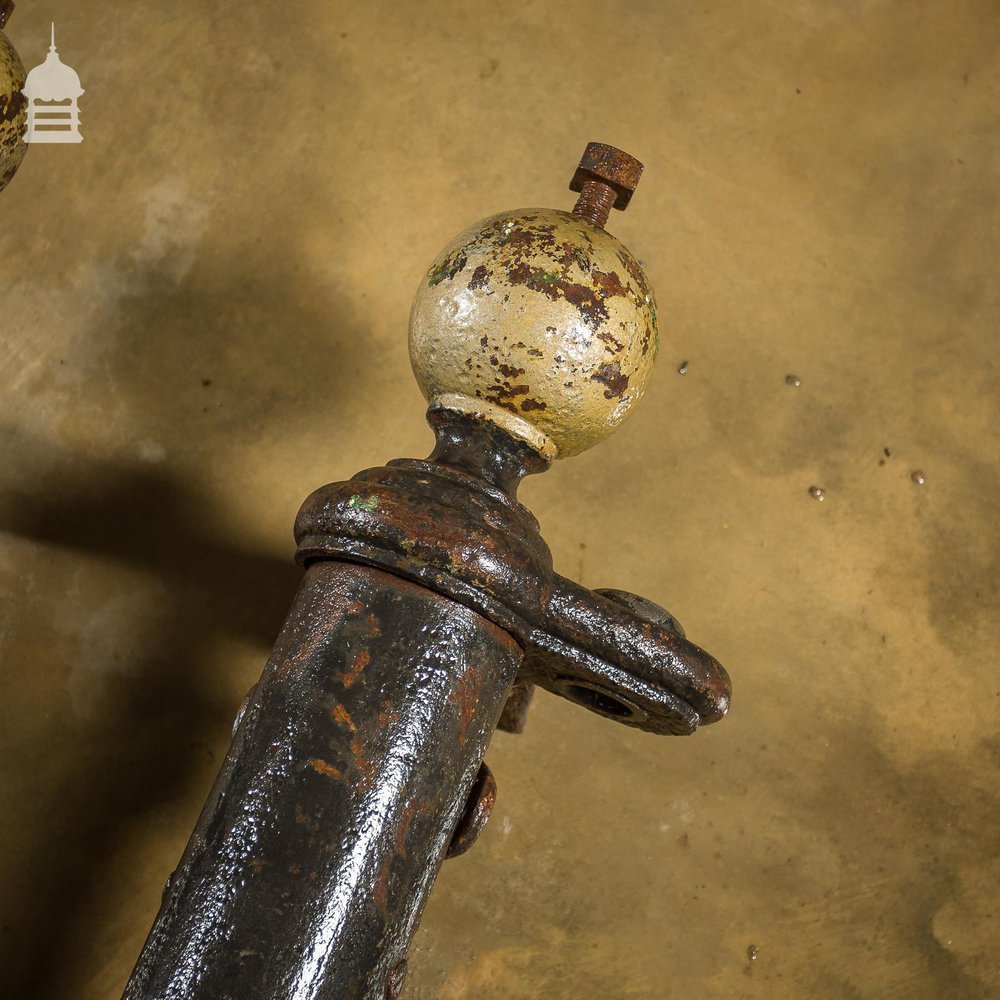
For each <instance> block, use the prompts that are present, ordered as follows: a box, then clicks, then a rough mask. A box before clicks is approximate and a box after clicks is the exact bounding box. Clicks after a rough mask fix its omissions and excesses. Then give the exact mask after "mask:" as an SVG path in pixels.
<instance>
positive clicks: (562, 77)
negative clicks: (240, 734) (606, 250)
mask: <svg viewBox="0 0 1000 1000" xmlns="http://www.w3.org/2000/svg"><path fill="white" fill-rule="evenodd" d="M50 20H55V22H56V28H57V40H58V42H59V48H60V53H61V55H62V57H63V59H64V61H65V62H67V63H68V64H70V65H72V66H73V67H74V68H75V69H76V70H77V71H78V72H79V74H80V76H81V78H82V81H83V86H84V87H85V88H86V93H85V95H84V96H83V97H82V98H81V101H80V107H81V119H82V130H83V134H84V136H85V141H84V142H83V144H82V145H80V146H38V147H34V148H32V149H31V150H30V151H29V154H28V156H27V158H26V159H25V161H24V163H23V165H22V167H21V170H20V172H19V174H18V175H17V176H16V177H15V178H14V180H13V182H12V183H11V185H10V187H9V188H8V189H7V190H6V191H5V192H4V193H3V194H2V195H0V260H2V261H3V278H2V285H0V323H2V332H3V337H2V341H0V384H2V393H0V442H2V453H0V454H2V467H0V528H2V534H0V588H2V606H0V657H2V669H3V678H4V697H3V699H2V703H0V716H2V732H0V739H2V747H0V766H2V768H3V777H2V781H0V789H2V793H0V794H2V802H0V805H2V812H0V815H2V817H3V822H2V825H0V909H2V911H3V918H2V938H0V940H2V954H0V968H2V969H3V970H4V971H3V977H4V984H5V985H4V988H3V992H4V995H5V996H9V997H12V998H14V997H16V998H18V1000H21V998H29V997H30V998H35V997H37V998H70V997H71V998H73V1000H113V998H116V997H118V996H119V994H120V991H121V988H122V986H123V983H124V981H125V979H126V977H127V975H128V973H129V970H130V968H131V965H132V963H133V961H134V960H135V957H136V955H137V954H138V951H139V948H140V946H141V944H142V941H143V938H144V935H145V933H146V931H147V929H148V927H149V924H150V922H151V920H152V917H153V915H154V913H155V911H156V908H157V905H158V900H159V894H160V889H161V887H162V885H163V882H164V879H165V877H166V875H167V874H168V873H169V872H170V871H171V869H172V868H173V866H174V864H175V862H176V861H177V859H178V857H179V855H180V852H181V849H182V847H183V845H184V844H185V842H186V840H187V836H188V833H189V832H190V829H191V827H192V825H193V824H194V821H195V818H196V816H197V814H198V811H199V809H200V806H201V803H202V801H203V800H204V797H205V795H206V793H207V790H208V788H209V786H210V784H211V782H212V780H213V778H214V775H215V773H216V771H217V769H218V767H219V763H220V760H221V758H222V756H223V754H224V753H225V751H226V747H227V745H228V734H229V727H230V723H231V720H232V717H233V715H234V714H235V711H236V709H237V706H238V705H239V703H240V701H241V700H242V697H243V694H244V692H245V691H246V689H247V688H248V687H249V685H250V684H251V683H252V682H253V681H254V680H255V679H256V677H257V675H258V674H259V672H260V670H261V667H262V665H263V663H264V660H265V658H266V655H267V651H268V649H269V647H270V645H271V642H272V640H273V638H274V636H275V634H276V632H277V629H278V627H279V625H280V622H281V620H282V617H283V615H284V612H285V610H286V608H287V606H288V604H289V601H290V599H291V595H292V593H293V591H294V589H295V586H296V583H297V580H298V571H297V570H296V569H295V567H294V566H293V565H292V563H291V554H292V542H291V524H292V520H293V517H294V515H295V512H296V510H297V508H298V505H299V503H300V502H301V500H302V499H303V498H304V497H305V496H306V495H307V494H308V493H309V492H310V491H311V490H312V489H313V488H314V487H316V486H318V485H320V484H322V483H324V482H327V481H331V480H336V479H343V478H346V477H348V476H349V475H351V474H352V473H354V472H355V471H357V470H358V469H361V468H365V467H369V466H372V465H376V464H381V463H382V462H384V461H385V460H387V459H389V458H392V457H395V456H404V455H410V456H422V455H425V454H426V453H427V452H428V451H429V449H430V445H431V440H432V439H431V434H430V432H429V430H428V429H427V428H426V426H425V425H424V421H423V401H422V399H421V397H420V395H419V392H418V390H417V388H416V386H415V384H414V382H413V379H412V377H411V375H410V371H409V363H408V359H407V350H406V320H407V312H408V309H409V305H410V301H411V298H412V295H413V292H414V290H415V288H416V285H417V282H418V281H419V279H420V277H421V276H422V274H423V273H424V269H425V268H426V267H427V265H428V264H429V263H430V261H431V260H432V258H433V256H434V254H435V253H436V252H437V250H438V249H439V248H440V247H441V246H443V245H444V244H445V243H446V242H447V241H448V240H449V239H450V238H451V237H452V236H453V235H454V234H455V233H457V232H458V231H459V230H461V229H462V228H464V227H465V226H466V225H468V224H469V223H471V222H472V221H474V220H475V219H477V218H480V217H482V216H485V215H488V214H490V213H492V212H494V211H498V210H501V209H508V208H516V207H519V206H528V205H545V206H553V207H564V208H566V207H569V206H571V205H572V195H570V193H569V192H568V191H567V190H566V189H565V188H566V184H567V182H568V179H569V177H570V175H571V173H572V169H573V167H574V166H575V163H576V160H577V157H578V156H579V154H580V152H581V151H582V149H583V146H584V144H585V142H586V141H587V140H588V139H597V140H601V141H606V142H610V143H613V144H615V145H619V146H621V147H622V148H624V149H627V150H629V151H630V152H632V153H634V154H635V155H637V156H638V157H639V158H640V159H642V160H643V161H644V162H645V163H646V165H647V169H646V174H645V177H644V179H643V181H642V184H641V186H640V188H639V191H638V193H637V194H636V197H635V198H634V200H633V203H632V207H631V208H630V210H629V212H628V213H626V214H625V215H624V216H621V215H616V217H615V218H614V219H612V221H611V223H610V224H609V229H611V230H612V231H613V232H614V233H615V234H616V235H618V236H619V237H621V238H622V239H623V240H624V241H625V243H626V244H628V245H629V246H630V247H631V248H632V249H633V250H634V251H635V252H636V253H637V255H638V256H639V257H640V258H641V259H642V260H643V261H644V262H645V264H646V267H647V270H648V272H649V275H650V277H651V278H652V281H653V284H654V286H655V287H656V289H657V293H658V300H659V310H660V316H661V323H662V328H661V334H662V338H663V340H662V349H661V353H660V366H659V371H658V373H657V375H656V377H655V378H654V381H653V385H652V388H651V389H650V391H649V393H648V394H647V396H646V398H645V400H644V401H643V402H642V404H641V405H640V406H639V407H638V408H637V410H636V412H635V414H634V415H633V416H632V417H631V418H630V419H629V420H628V421H627V422H626V424H625V425H624V426H623V428H622V429H621V430H620V431H619V433H618V434H617V435H616V436H615V437H614V438H613V439H612V440H611V441H609V442H607V443H605V444H604V445H602V446H600V447H598V448H596V449H594V450H593V451H590V452H588V453H586V454H584V455H582V456H580V457H578V458H574V459H570V460H568V461H566V462H562V463H559V464H557V466H556V467H555V468H554V469H553V470H552V471H550V472H549V473H547V474H546V475H545V476H541V477H537V478H535V479H533V480H529V481H528V482H527V483H526V484H525V486H524V488H523V489H522V491H521V498H522V499H523V500H524V502H525V503H526V504H527V505H528V506H529V507H531V508H532V510H533V511H534V512H535V513H536V514H537V515H538V517H539V520H540V521H541V524H542V529H543V531H544V533H545V536H546V538H547V540H548V542H549V544H550V545H551V547H552V550H553V553H554V556H555V560H556V567H557V569H559V570H560V571H561V572H562V573H564V574H566V575H568V576H572V577H575V578H576V579H578V580H580V581H582V582H583V583H584V584H586V585H588V586H611V587H620V588H625V589H629V590H633V591H636V592H638V593H641V594H644V595H646V596H648V597H650V598H652V599H654V600H656V601H659V602H660V603H662V604H664V605H666V606H667V607H669V608H670V609H671V611H673V612H674V613H675V614H676V615H677V616H678V618H679V619H680V620H681V621H682V622H683V623H684V625H685V627H686V628H687V631H688V635H689V636H690V637H691V638H692V639H694V640H695V641H696V642H698V643H700V644H702V645H704V646H705V647H706V648H708V649H709V650H711V651H712V652H713V653H714V654H715V655H716V656H717V657H718V658H719V659H720V660H721V661H722V662H723V663H724V664H726V665H727V667H728V668H729V670H730V672H731V674H732V677H733V681H734V690H735V695H734V699H733V708H732V711H731V713H730V716H729V718H728V719H727V720H725V721H724V722H722V723H721V724H719V725H718V726H716V727H713V728H711V729H707V730H705V731H704V732H702V733H700V734H698V735H697V736H696V737H694V738H693V739H691V740H677V739H674V740H671V739H665V738H657V737H652V736H648V735H645V734H642V733H639V732H636V731H632V730H629V729H626V728H625V727H622V726H616V725H613V724H611V723H609V722H607V721H605V720H603V719H601V718H599V717H597V716H595V715H592V714H590V713H587V712H584V711H581V710H580V709H578V708H575V707H574V706H572V705H571V704H569V703H568V702H563V701H561V700H559V699H556V698H553V697H551V696H548V695H545V694H541V695H539V696H538V698H537V699H536V702H535V705H534V706H533V714H532V717H531V719H530V722H529V727H528V731H527V732H526V733H525V734H524V735H523V736H521V737H514V736H509V735H506V734H499V735H498V736H497V737H496V739H495V740H494V743H493V746H492V748H491V750H490V754H489V757H488V759H489V761H490V764H491V766H492V768H493V771H494V772H495V774H496V775H497V779H498V782H499V789H500V794H499V799H498V803H497V808H496V811H495V812H494V815H493V819H492V820H491V823H490V825H489V827H488V828H487V830H486V832H485V834H484V836H483V838H482V840H481V841H480V843H479V844H478V845H477V847H476V848H475V850H473V851H472V852H471V853H470V854H469V855H467V856H466V857H465V858H463V859H461V860H458V861H455V862H453V863H449V864H448V865H447V866H446V868H445V870H444V872H443V874H442V876H441V878H440V880H439V882H438V885H437V887H436V889H435V892H434V895H433V897H432V901H431V903H430V906H429V907H428V909H427V912H426V915H425V918H424V920H423V923H422V925H421V928H420V931H419V933H418V935H417V938H416V941H415V946H414V948H413V950H412V952H411V960H410V970H411V971H410V976H409V981H408V984H407V987H406V990H405V991H404V994H403V995H404V997H405V998H406V1000H431V998H442V1000H473V998H475V1000H490V998H498V1000H499V998H518V1000H535V998H538V1000H542V998H545V1000H548V998H563V997H573V998H575V1000H610V998H627V1000H654V998H656V1000H660V998H667V997H669V998H683V1000H687V998H696V1000H700V998H709V997H719V998H723V997H724V998H733V1000H736V998H768V1000H774V998H779V1000H780V998H796V1000H799V998H804V997H805V998H836V1000H842V998H862V997H864V998H868V997H879V998H883V997H884V998H894V997H895V998H907V1000H923V998H926V1000H938V998H941V997H949V998H980V997H997V996H1000V965H998V950H997V942H998V940H1000V930H998V926H997V924H998V915H1000V909H998V902H1000V859H998V854H1000V851H998V832H997V831H998V820H1000V809H998V799H1000V792H998V789H1000V775H998V770H1000V741H998V736H997V734H998V710H1000V679H998V669H997V665H996V661H995V650H996V648H997V643H998V639H1000V636H998V634H997V632H998V629H997V617H996V610H995V609H996V604H997V578H998V566H997V511H998V502H997V497H998V493H1000V482H998V472H997V457H998V439H997V438H998V435H997V398H998V393H997V388H998V387H997V347H996V330H997V318H998V305H1000V303H998V287H1000V285H998V282H997V280H996V274H997V259H998V253H1000V230H998V223H997V209H998V202H1000V197H998V192H1000V188H998V184H997V177H998V174H1000V138H998V136H1000V120H998V119H1000V101H998V96H1000V61H998V52H1000V10H998V8H997V6H996V4H995V3H993V2H992V0H948V2H944V0H931V2H926V3H919V4H914V3H912V2H906V0H897V2H890V0H871V2H866V0H850V2H845V3H839V4H831V3H828V2H821V0H787V2H777V0H773V2H766V0H755V2H751V3H738V2H735V0H720V2H716V3H711V4H700V5H690V4H665V3H662V2H646V3H631V4H627V5H626V4H623V5H620V6H618V7H615V6H614V5H607V4H602V3H597V2H594V0H577V2H575V3H572V4H570V3H538V2H535V3H524V2H520V0H512V2H508V3H504V4H490V3H438V2H426V0H425V2H422V3H419V4H416V3H414V4H405V5H404V4H401V3H396V4H394V3H387V2H377V0H371V2H367V3H362V4H348V3H329V2H327V3H312V4H291V5H287V4H286V5H275V4H273V3H263V2H260V0H243V2H241V3H238V4H237V3H233V2H231V0H230V2H224V3H223V2H220V3H212V4H206V3H201V2H199V3H195V2H191V0H179V2H177V3H172V4H158V3H151V2H148V0H123V2H121V3H118V4H116V5H114V6H113V7H107V6H105V7H103V8H101V9H99V10H98V9H94V8H93V7H92V5H91V6H88V5H80V4H74V3H70V2H69V0H50V2H48V3H45V4H42V3H28V2H23V3H20V4H19V5H18V9H17V10H16V11H15V12H14V15H13V17H12V18H11V21H10V23H9V25H8V28H7V32H8V35H9V37H10V38H11V40H12V41H13V43H14V44H15V46H16V47H17V49H18V50H19V52H20V54H21V57H22V59H23V61H24V62H25V64H26V66H27V67H29V68H30V67H31V66H32V65H34V64H35V63H37V62H40V61H41V60H42V58H43V57H44V54H45V51H46V48H47V45H48V24H49V21H50ZM682 361H687V362H688V366H689V367H688V372H687V374H685V375H683V376H681V375H678V374H677V371H676V369H677V367H678V366H679V364H680V363H681V362H682ZM788 374H794V375H796V376H798V377H799V379H800V380H801V386H800V387H799V388H794V387H792V386H788V385H786V384H785V376H786V375H788ZM916 470H920V471H921V472H922V473H923V474H924V477H925V480H926V481H925V483H924V484H923V485H917V484H915V483H914V482H913V481H911V473H913V472H914V471H916ZM810 486H820V487H822V488H823V489H825V491H826V500H825V502H823V503H819V502H817V501H816V500H815V499H813V498H812V497H811V496H810V495H809V494H808V492H807V491H808V488H809V487H810ZM750 946H754V947H755V948H756V949H757V958H756V960H755V961H753V962H751V961H750V960H749V959H748V948H749V947H750Z"/></svg>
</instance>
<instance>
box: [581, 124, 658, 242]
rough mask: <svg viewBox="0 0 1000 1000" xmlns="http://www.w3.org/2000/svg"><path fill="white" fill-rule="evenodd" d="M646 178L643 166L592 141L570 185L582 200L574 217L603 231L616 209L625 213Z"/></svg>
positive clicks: (621, 152) (600, 143)
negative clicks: (640, 182)
mask: <svg viewBox="0 0 1000 1000" xmlns="http://www.w3.org/2000/svg"><path fill="white" fill-rule="evenodd" d="M641 176H642V164H641V163H640V162H639V161H638V160H637V159H636V158H635V157H634V156H629V154H628V153H625V152H623V151H622V150H620V149H616V148H615V147H614V146H608V145H607V144H605V143H603V142H588V143H587V148H586V149H585V150H584V151H583V156H582V157H581V159H580V165H579V166H578V167H577V168H576V173H575V174H574V175H573V179H572V180H571V181H570V183H569V189H570V191H579V192H580V197H579V198H578V199H577V202H576V205H575V206H574V208H573V214H574V215H578V216H580V218H581V219H586V220H587V221H588V222H589V223H590V224H591V225H594V226H597V228H598V229H603V228H604V224H605V223H606V222H607V221H608V215H609V214H610V212H611V209H612V208H617V209H618V211H620V212H624V211H625V209H626V208H627V207H628V203H629V201H631V199H632V193H633V192H634V191H635V189H636V187H637V186H638V184H639V178H640V177H641Z"/></svg>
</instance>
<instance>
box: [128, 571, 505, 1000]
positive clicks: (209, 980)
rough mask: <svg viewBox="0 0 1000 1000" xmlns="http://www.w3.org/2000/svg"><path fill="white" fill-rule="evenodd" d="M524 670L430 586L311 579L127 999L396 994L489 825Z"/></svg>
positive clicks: (334, 998) (335, 998)
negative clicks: (467, 848) (505, 725)
mask: <svg viewBox="0 0 1000 1000" xmlns="http://www.w3.org/2000/svg"><path fill="white" fill-rule="evenodd" d="M520 659H521V651H520V649H519V647H518V645H517V644H516V643H515V642H514V641H513V640H512V639H511V638H510V637H509V636H508V635H507V634H506V633H504V632H503V631H501V630H500V629H498V628H497V627H496V626H495V625H493V624H491V623H490V622H488V621H486V620H485V619H484V618H482V617H481V616H480V615H478V614H477V613H476V612H474V611H471V610H469V609H467V608H464V607H462V606H461V605H457V604H455V603H454V602H453V601H451V600H449V599H448V598H446V597H443V596H441V595H439V594H436V593H434V592H432V591H430V590H428V589H426V588H425V587H421V586H419V585H417V584H414V583H411V582H408V581H406V580H402V579H400V578H399V577H396V576H390V575H388V574H386V573H384V572H382V571H380V570H378V569H373V568H370V567H366V566H358V565H352V564H350V563H342V562H330V561H324V562H319V563H316V564H314V565H312V566H310V567H309V569H308V570H307V571H306V574H305V579H304V580H303V583H302V587H301V589H300V591H299V594H298V597H297V599H296V601H295V604H294V606H293V608H292V610H291V613H290V615H289V617H288V621H287V623H286V625H285V627H284V630H283V631H282V633H281V636H280V638H279V640H278V643H277V645H276V647H275V650H274V653H273V655H272V657H271V659H270V661H269V663H268V665H267V667H266V668H265V670H264V674H263V677H262V679H261V681H260V683H259V684H258V685H257V689H256V691H254V692H253V695H252V697H251V699H250V703H249V705H248V706H247V707H246V711H245V713H244V714H243V717H242V719H241V720H240V722H239V724H238V726H237V729H236V733H235V737H234V740H233V744H232V747H231V749H230V752H229V755H228V756H227V758H226V761H225V763H224V765H223V767H222V771H221V773H220V775H219V778H218V780H217V781H216V784H215V787H214V788H213V790H212V793H211V795H210V797H209V800H208V803H207V804H206V806H205V809H204V811H203V813H202V815H201V818H200V819H199V821H198V825H197V828H196V829H195V832H194V835H193V836H192V838H191V841H190V843H189V845H188V848H187V850H186V852H185V854H184V857H183V858H182V860H181V863H180V865H179V867H178V869H177V871H176V872H175V873H174V875H173V876H172V878H171V880H170V882H169V886H168V888H167V890H166V892H165V895H164V900H163V905H162V907H161V910H160V913H159V915H158V917H157V919H156V922H155V923H154V925H153V928H152V930H151V932H150V935H149V939H148V941H147V944H146V947H145V949H144V951H143V953H142V955H141V957H140V959H139V963H138V965H137V966H136V970H135V972H134V974H133V977H132V979H131V981H130V983H129V985H128V987H127V989H126V992H125V998H126V1000H153V998H156V1000H182V998H183V1000H209V998H211V1000H220V998H223V997H233V998H240V1000H243V998H250V997H253V998H256V1000H279V998H280V1000H288V998H289V997H295V998H296V1000H362V998H364V1000H368V998H378V1000H381V998H382V997H383V996H387V995H395V994H394V993H392V990H396V992H398V990H399V988H400V987H401V983H402V980H401V978H400V977H401V972H400V971H399V969H400V963H401V962H402V960H403V958H404V955H405V953H406V948H407V945H408V943H409V940H410V937H411V935H412V933H413V930H414V929H415V926H416V923H417V920H418V918H419V916H420V911H421V909H422V907H423V904H424V900H425V899H426V896H427V893H428V891H429V890H430V887H431V885H432V883H433V881H434V878H435V876H436V874H437V871H438V868H439V866H440V864H441V861H442V859H443V858H444V856H445V852H446V850H447V848H448V847H449V844H453V843H454V842H455V835H456V832H457V835H458V838H459V839H462V838H464V839H466V840H468V842H469V843H471V842H472V840H474V839H475V837H474V834H475V832H476V831H477V829H481V828H482V824H483V822H485V817H484V815H483V813H484V812H485V813H486V814H487V815H488V808H486V807H485V803H484V804H482V805H480V806H479V807H478V814H477V815H476V816H473V817H467V816H466V802H467V799H469V798H470V796H471V797H472V798H474V800H475V801H476V802H477V803H478V802H479V801H480V799H483V798H484V797H485V798H489V795H485V796H484V790H483V785H484V779H483V777H482V774H481V772H480V764H481V762H482V757H483V753H484V751H485V749H486V744H487V743H488V741H489V738H490V735H491V734H492V732H493V728H494V726H495V725H496V721H497V717H498V715H499V713H500V710H501V708H502V706H503V701H504V697H505V695H506V693H507V690H508V689H509V687H510V685H511V683H512V682H513V680H514V675H515V673H516V671H517V666H518V663H519V662H520ZM485 773H486V774H487V775H488V773H489V772H488V769H487V771H486V772H485ZM490 777H492V776H490ZM486 784H489V782H486ZM492 788H493V789H495V785H493V786H492ZM491 794H492V793H491ZM463 819H464V821H465V825H464V826H463V827H462V828H461V829H459V830H458V831H456V826H458V825H459V823H460V821H461V820H463ZM403 968H404V969H405V967H403ZM393 970H397V971H395V972H394V971H393ZM394 977H395V978H394Z"/></svg>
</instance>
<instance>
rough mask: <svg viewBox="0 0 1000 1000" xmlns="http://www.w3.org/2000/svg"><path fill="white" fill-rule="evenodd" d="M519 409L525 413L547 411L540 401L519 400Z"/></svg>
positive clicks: (545, 405) (544, 404)
mask: <svg viewBox="0 0 1000 1000" xmlns="http://www.w3.org/2000/svg"><path fill="white" fill-rule="evenodd" d="M571 384H572V383H571ZM521 409H522V410H523V411H524V412H525V413H529V412H530V411H531V410H545V409H548V406H547V404H546V403H544V402H542V401H541V400H538V399H522V400H521Z"/></svg>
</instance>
